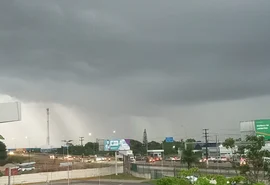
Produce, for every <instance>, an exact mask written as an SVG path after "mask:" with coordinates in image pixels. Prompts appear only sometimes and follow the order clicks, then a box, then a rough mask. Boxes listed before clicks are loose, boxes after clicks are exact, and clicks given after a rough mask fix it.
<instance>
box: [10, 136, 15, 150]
mask: <svg viewBox="0 0 270 185" xmlns="http://www.w3.org/2000/svg"><path fill="white" fill-rule="evenodd" d="M11 139H12V141H13V144H14V149H15V150H16V138H14V137H13V138H11Z"/></svg>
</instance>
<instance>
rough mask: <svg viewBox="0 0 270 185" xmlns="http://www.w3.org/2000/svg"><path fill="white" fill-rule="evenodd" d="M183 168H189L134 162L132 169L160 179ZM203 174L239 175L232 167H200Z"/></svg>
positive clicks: (174, 174)
mask: <svg viewBox="0 0 270 185" xmlns="http://www.w3.org/2000/svg"><path fill="white" fill-rule="evenodd" d="M182 169H187V167H186V166H163V167H162V166H156V165H148V164H132V165H131V171H133V172H137V173H139V174H151V179H159V178H161V177H164V176H170V177H176V176H177V175H178V173H179V171H181V170H182ZM199 171H200V173H201V174H219V175H225V176H227V177H230V176H235V175H237V173H236V171H235V170H234V169H232V168H230V169H229V168H225V169H223V168H220V169H214V168H200V169H199Z"/></svg>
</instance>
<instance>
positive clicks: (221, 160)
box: [213, 157, 229, 163]
mask: <svg viewBox="0 0 270 185" xmlns="http://www.w3.org/2000/svg"><path fill="white" fill-rule="evenodd" d="M228 161H229V159H228V158H227V157H218V158H216V159H215V160H213V162H214V163H225V162H228Z"/></svg>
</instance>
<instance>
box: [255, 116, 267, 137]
mask: <svg viewBox="0 0 270 185" xmlns="http://www.w3.org/2000/svg"><path fill="white" fill-rule="evenodd" d="M255 130H256V135H257V136H263V137H264V139H265V140H270V119H262V120H255Z"/></svg>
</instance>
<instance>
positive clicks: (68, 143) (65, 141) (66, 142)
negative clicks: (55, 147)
mask: <svg viewBox="0 0 270 185" xmlns="http://www.w3.org/2000/svg"><path fill="white" fill-rule="evenodd" d="M71 141H72V140H62V142H64V143H65V144H66V146H67V160H68V146H69V145H70V144H71ZM67 165H68V185H69V162H68V163H67Z"/></svg>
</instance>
